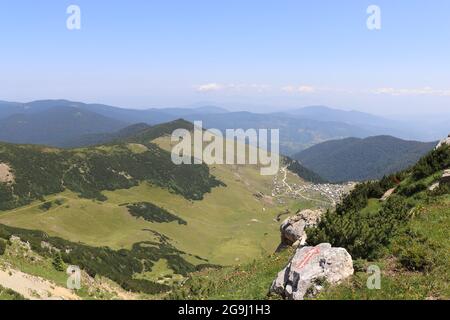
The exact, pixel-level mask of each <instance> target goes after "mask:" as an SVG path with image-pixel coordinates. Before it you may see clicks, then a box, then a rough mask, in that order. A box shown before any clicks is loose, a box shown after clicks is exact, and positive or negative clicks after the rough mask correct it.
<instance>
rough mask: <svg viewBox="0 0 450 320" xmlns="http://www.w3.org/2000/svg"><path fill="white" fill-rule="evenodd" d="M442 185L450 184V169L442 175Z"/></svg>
mask: <svg viewBox="0 0 450 320" xmlns="http://www.w3.org/2000/svg"><path fill="white" fill-rule="evenodd" d="M440 183H442V184H450V169H447V170H445V171H444V173H443V174H442V177H441V180H440Z"/></svg>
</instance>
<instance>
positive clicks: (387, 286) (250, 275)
mask: <svg viewBox="0 0 450 320" xmlns="http://www.w3.org/2000/svg"><path fill="white" fill-rule="evenodd" d="M419 205H420V204H419ZM421 208H422V209H421V210H420V212H419V213H417V214H416V216H415V217H414V218H413V219H412V220H411V221H410V225H411V227H412V228H413V229H414V230H415V231H419V232H421V233H422V234H424V235H426V236H427V237H429V240H430V241H431V242H433V243H435V244H439V245H438V246H437V248H436V249H435V252H433V256H434V257H435V258H436V259H437V261H438V263H437V265H436V266H435V267H434V268H433V269H432V271H431V272H428V273H421V272H411V271H406V270H405V269H403V268H401V267H400V266H399V264H398V263H397V262H396V261H395V258H393V257H392V256H388V257H387V258H384V259H380V260H377V261H371V262H368V261H365V262H364V267H367V266H368V265H373V264H376V265H378V266H379V267H380V268H381V272H382V280H381V289H380V290H369V289H368V288H367V286H366V282H367V279H368V276H369V274H367V273H366V272H365V271H362V270H361V271H358V272H356V273H355V275H354V276H353V277H352V278H350V279H349V280H347V281H345V282H343V283H342V284H340V285H339V286H336V287H329V288H327V289H326V290H325V291H324V292H323V293H321V294H320V295H319V296H318V297H317V298H318V299H324V300H330V299H331V300H333V299H336V300H366V299H450V290H449V288H448V282H449V280H450V279H449V276H450V275H449V272H450V271H449V270H450V257H449V252H450V241H449V239H450V234H449V230H450V196H443V197H441V198H439V199H438V200H437V201H436V202H435V203H433V204H431V205H428V206H427V207H421ZM292 254H293V251H292V250H287V251H284V252H282V253H280V254H274V255H271V256H268V257H265V258H264V259H259V260H255V261H254V262H252V263H249V264H244V265H242V266H237V267H229V268H224V269H221V270H204V271H201V272H197V273H194V274H192V276H191V279H189V281H188V282H187V283H186V284H185V285H184V287H182V288H179V289H177V290H175V291H174V292H173V293H172V294H171V295H170V296H169V297H168V298H170V299H257V300H258V299H267V298H271V297H269V296H268V289H269V287H270V285H271V283H272V281H273V280H274V279H275V277H276V275H277V274H278V272H279V271H280V270H282V269H283V268H284V267H285V265H286V264H287V262H288V261H289V259H290V257H291V256H292ZM272 298H276V297H272Z"/></svg>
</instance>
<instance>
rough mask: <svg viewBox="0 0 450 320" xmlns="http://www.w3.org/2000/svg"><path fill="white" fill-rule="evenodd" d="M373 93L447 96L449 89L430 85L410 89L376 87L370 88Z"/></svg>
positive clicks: (449, 93) (449, 92)
mask: <svg viewBox="0 0 450 320" xmlns="http://www.w3.org/2000/svg"><path fill="white" fill-rule="evenodd" d="M372 93H374V94H387V95H391V96H421V95H429V96H439V97H449V96H450V90H440V89H433V88H431V87H423V88H410V89H396V88H390V87H388V88H378V89H375V90H372Z"/></svg>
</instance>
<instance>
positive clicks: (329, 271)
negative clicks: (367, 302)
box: [270, 243, 354, 300]
mask: <svg viewBox="0 0 450 320" xmlns="http://www.w3.org/2000/svg"><path fill="white" fill-rule="evenodd" d="M353 272H354V270H353V261H352V257H351V256H350V254H349V253H348V252H347V250H345V249H343V248H333V247H331V245H330V244H329V243H322V244H319V245H318V246H316V247H302V248H298V249H297V251H296V253H295V255H294V257H292V259H291V261H290V262H289V263H288V265H287V266H286V268H284V269H283V270H282V271H281V272H280V273H278V276H277V278H276V279H275V281H274V282H273V283H272V286H271V288H270V292H271V293H274V294H278V295H281V296H282V297H283V298H285V299H289V300H303V299H304V298H305V297H312V296H314V295H316V294H317V293H318V292H319V291H320V290H321V289H322V288H323V286H324V284H325V283H328V284H337V283H339V282H341V281H342V280H344V279H346V278H348V277H350V276H351V275H353Z"/></svg>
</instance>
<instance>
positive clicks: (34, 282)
mask: <svg viewBox="0 0 450 320" xmlns="http://www.w3.org/2000/svg"><path fill="white" fill-rule="evenodd" d="M0 285H1V286H3V287H5V288H9V289H11V290H14V291H15V292H17V293H20V294H21V295H23V296H24V297H25V298H26V299H30V300H79V299H80V298H79V297H78V296H77V295H76V294H74V293H72V291H71V290H69V289H67V288H64V287H60V286H57V285H56V284H54V283H52V282H50V281H48V280H45V279H43V278H40V277H36V276H32V275H29V274H26V273H23V272H21V271H17V270H13V269H6V270H0Z"/></svg>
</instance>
